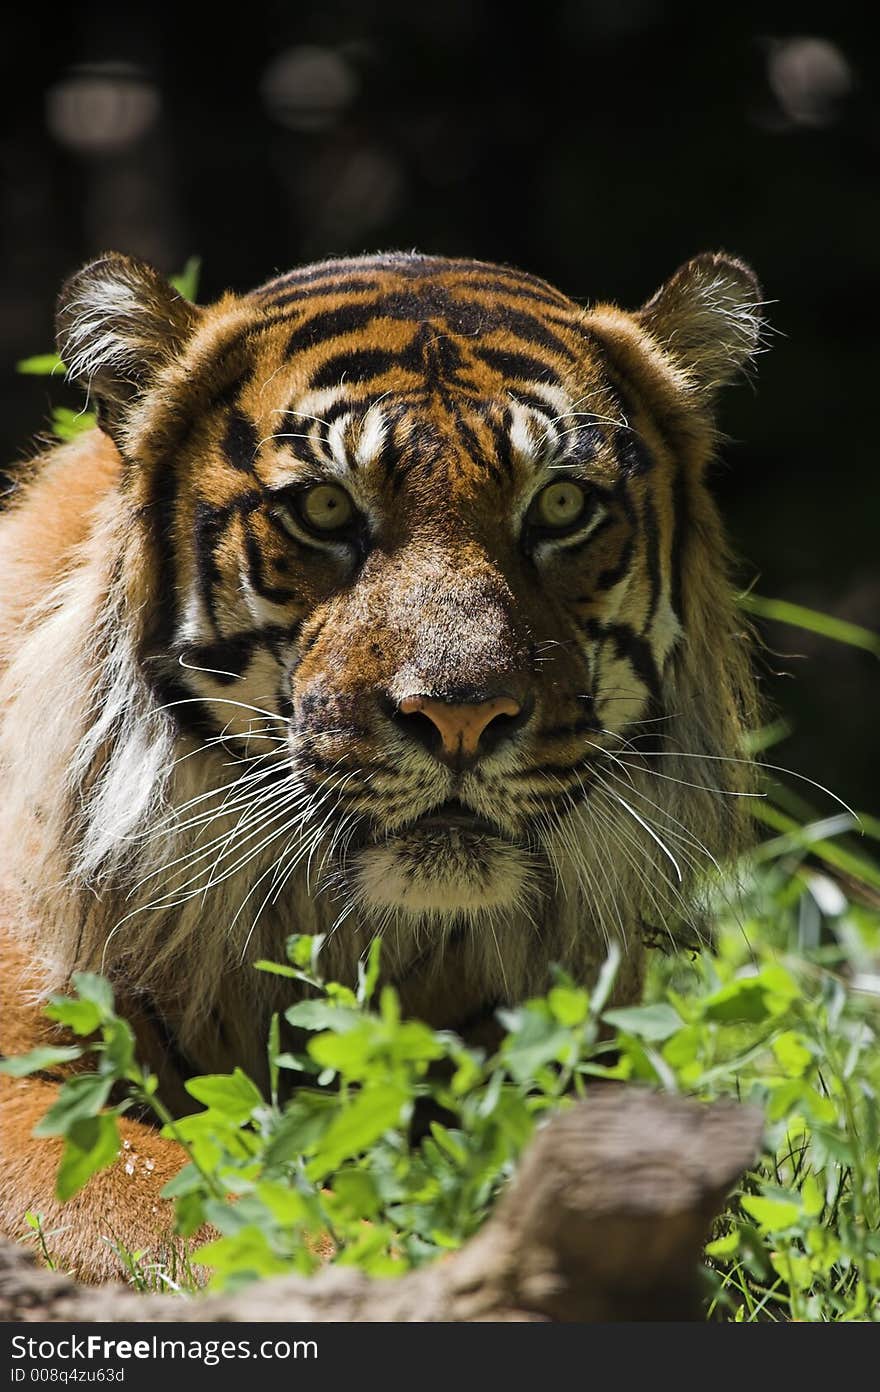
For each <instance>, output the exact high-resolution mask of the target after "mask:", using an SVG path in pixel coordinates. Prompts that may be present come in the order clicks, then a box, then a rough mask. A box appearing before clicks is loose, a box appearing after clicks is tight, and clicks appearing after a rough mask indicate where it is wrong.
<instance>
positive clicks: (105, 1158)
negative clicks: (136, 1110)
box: [55, 1112, 119, 1203]
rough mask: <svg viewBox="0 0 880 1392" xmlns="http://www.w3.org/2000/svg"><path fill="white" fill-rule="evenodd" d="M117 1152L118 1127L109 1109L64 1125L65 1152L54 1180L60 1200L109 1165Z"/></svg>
mask: <svg viewBox="0 0 880 1392" xmlns="http://www.w3.org/2000/svg"><path fill="white" fill-rule="evenodd" d="M118 1154H119V1127H118V1126H117V1124H116V1117H115V1116H114V1115H113V1114H112V1113H111V1112H102V1113H101V1114H100V1115H99V1116H89V1117H83V1118H81V1119H80V1120H79V1121H74V1122H73V1123H72V1124H71V1125H69V1126H68V1128H67V1133H66V1137H65V1143H64V1153H63V1155H62V1157H61V1165H60V1167H59V1169H58V1175H57V1178H56V1180H55V1194H56V1196H57V1198H58V1199H59V1200H60V1201H61V1203H66V1202H67V1200H68V1199H70V1198H73V1195H74V1194H76V1193H78V1192H79V1190H80V1189H82V1187H83V1185H84V1184H87V1183H88V1181H89V1180H90V1179H91V1177H92V1175H93V1174H97V1172H98V1170H103V1169H105V1168H106V1166H107V1165H111V1164H112V1163H113V1161H114V1160H115V1159H116V1157H117V1155H118Z"/></svg>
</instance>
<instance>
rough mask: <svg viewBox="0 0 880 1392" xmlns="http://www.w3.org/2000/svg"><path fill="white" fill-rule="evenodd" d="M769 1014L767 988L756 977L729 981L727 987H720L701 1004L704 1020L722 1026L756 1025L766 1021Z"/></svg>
mask: <svg viewBox="0 0 880 1392" xmlns="http://www.w3.org/2000/svg"><path fill="white" fill-rule="evenodd" d="M770 1014H771V1010H770V1006H769V1004H768V1000H767V988H766V986H765V985H764V982H763V981H762V980H761V978H760V977H758V976H746V977H742V978H740V979H739V980H737V981H731V983H730V984H729V985H728V986H722V988H721V990H720V991H716V992H715V993H714V994H713V995H711V996H708V997H707V998H706V1000H704V1002H703V1015H704V1017H705V1019H707V1020H718V1021H719V1022H723V1023H724V1024H733V1023H745V1022H750V1023H752V1024H757V1023H759V1022H760V1021H762V1020H766V1019H768V1018H769V1017H770Z"/></svg>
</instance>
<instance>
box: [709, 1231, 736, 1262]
mask: <svg viewBox="0 0 880 1392" xmlns="http://www.w3.org/2000/svg"><path fill="white" fill-rule="evenodd" d="M705 1250H706V1256H707V1257H718V1258H724V1257H732V1256H733V1255H734V1254H735V1253H736V1252H737V1251H738V1250H739V1230H738V1229H737V1228H734V1229H733V1231H732V1232H729V1233H728V1234H727V1235H726V1236H725V1237H718V1238H716V1239H715V1241H714V1242H707V1243H706V1249H705Z"/></svg>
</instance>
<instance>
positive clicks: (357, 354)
mask: <svg viewBox="0 0 880 1392" xmlns="http://www.w3.org/2000/svg"><path fill="white" fill-rule="evenodd" d="M399 364H400V359H399V357H398V356H397V355H396V354H394V353H389V352H388V351H387V350H386V349H384V348H358V349H352V350H351V351H350V352H346V353H335V354H334V355H333V356H332V357H330V358H327V359H326V360H325V361H324V362H323V363H322V364H321V366H320V367H319V368H318V369H317V371H315V372H314V373H313V374H312V377H311V380H310V382H309V386H310V387H311V389H312V390H313V391H319V390H320V389H321V388H322V387H336V386H341V385H342V383H343V382H371V381H372V380H373V378H374V377H381V376H382V374H383V373H385V372H388V371H389V370H390V369H391V368H392V367H395V366H399Z"/></svg>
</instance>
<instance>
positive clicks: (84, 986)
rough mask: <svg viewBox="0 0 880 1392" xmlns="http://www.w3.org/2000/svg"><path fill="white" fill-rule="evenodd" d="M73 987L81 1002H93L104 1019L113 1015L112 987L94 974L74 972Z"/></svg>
mask: <svg viewBox="0 0 880 1392" xmlns="http://www.w3.org/2000/svg"><path fill="white" fill-rule="evenodd" d="M71 980H72V981H73V987H74V990H75V991H76V993H77V995H78V996H79V997H80V999H81V1000H88V1001H94V1003H95V1005H96V1006H97V1007H98V1009H99V1010H100V1012H101V1014H102V1016H104V1017H105V1018H106V1017H108V1016H110V1015H112V1014H113V987H112V986H111V985H110V982H109V981H108V980H107V978H106V977H105V976H98V975H97V973H96V972H74V973H73V976H72V978H71Z"/></svg>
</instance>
